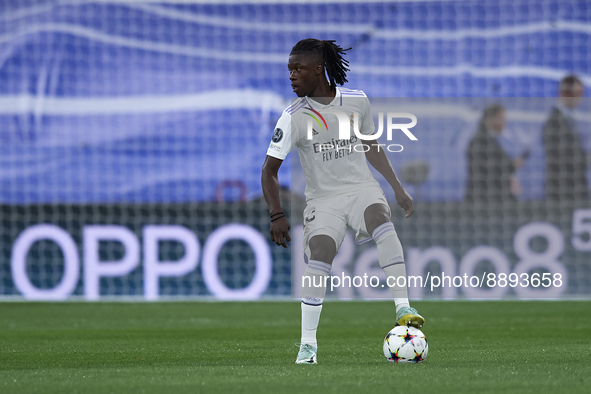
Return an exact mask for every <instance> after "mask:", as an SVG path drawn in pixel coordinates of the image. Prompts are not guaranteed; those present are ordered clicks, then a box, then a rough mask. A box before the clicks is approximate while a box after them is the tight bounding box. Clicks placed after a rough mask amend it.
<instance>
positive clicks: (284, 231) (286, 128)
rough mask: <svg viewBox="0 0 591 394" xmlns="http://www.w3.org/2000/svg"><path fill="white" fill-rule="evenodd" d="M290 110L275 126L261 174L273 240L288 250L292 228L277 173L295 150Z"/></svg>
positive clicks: (286, 111) (284, 113)
mask: <svg viewBox="0 0 591 394" xmlns="http://www.w3.org/2000/svg"><path fill="white" fill-rule="evenodd" d="M288 110H289V108H288V109H287V110H285V111H284V112H283V114H282V115H281V118H279V121H278V122H277V126H275V131H274V132H273V137H272V138H271V143H270V144H269V148H268V149H267V157H266V158H265V163H264V164H263V171H262V174H261V185H262V187H263V196H265V201H267V205H268V206H269V214H270V216H271V218H270V220H271V229H270V234H271V240H272V241H273V242H275V243H276V244H277V245H280V246H283V247H284V248H287V242H289V241H291V238H290V237H289V228H290V226H289V222H288V221H287V217H286V215H285V214H284V213H283V211H282V209H281V203H280V199H279V178H278V176H277V173H278V172H279V167H281V163H283V160H285V157H286V156H287V154H288V153H289V152H290V151H291V150H292V149H293V147H294V145H295V141H296V138H293V137H292V130H291V126H292V125H291V115H290V114H289V112H288Z"/></svg>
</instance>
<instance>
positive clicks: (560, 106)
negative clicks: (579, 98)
mask: <svg viewBox="0 0 591 394" xmlns="http://www.w3.org/2000/svg"><path fill="white" fill-rule="evenodd" d="M554 106H555V107H556V108H558V110H559V111H560V112H562V114H563V115H564V116H566V117H567V118H571V117H572V116H573V110H572V109H570V108H569V107H567V106H566V105H564V104H563V103H562V102H561V101H560V100H559V101H558V102H556V104H554Z"/></svg>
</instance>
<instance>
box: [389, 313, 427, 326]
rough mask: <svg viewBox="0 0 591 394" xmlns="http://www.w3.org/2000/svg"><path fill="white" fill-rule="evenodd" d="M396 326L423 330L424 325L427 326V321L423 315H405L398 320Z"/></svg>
mask: <svg viewBox="0 0 591 394" xmlns="http://www.w3.org/2000/svg"><path fill="white" fill-rule="evenodd" d="M396 324H398V325H401V326H413V327H416V328H421V327H423V324H425V319H424V318H423V316H421V315H410V314H409V315H404V316H402V317H401V318H400V319H398V321H397V322H396Z"/></svg>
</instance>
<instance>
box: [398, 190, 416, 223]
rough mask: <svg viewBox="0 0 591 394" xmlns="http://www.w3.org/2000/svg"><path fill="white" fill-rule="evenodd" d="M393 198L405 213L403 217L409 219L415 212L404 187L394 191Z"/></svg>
mask: <svg viewBox="0 0 591 394" xmlns="http://www.w3.org/2000/svg"><path fill="white" fill-rule="evenodd" d="M394 196H395V197H396V202H397V203H398V205H400V206H401V207H402V209H404V212H406V215H405V216H404V217H405V218H408V217H410V216H411V215H412V214H413V213H414V211H415V208H414V206H413V204H412V197H411V196H410V194H408V192H407V191H406V189H405V188H404V187H402V186H400V187H399V188H396V189H394Z"/></svg>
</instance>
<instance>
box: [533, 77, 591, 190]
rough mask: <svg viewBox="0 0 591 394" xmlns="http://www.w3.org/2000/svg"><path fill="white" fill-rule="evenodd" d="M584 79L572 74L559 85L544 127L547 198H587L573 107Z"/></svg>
mask: <svg viewBox="0 0 591 394" xmlns="http://www.w3.org/2000/svg"><path fill="white" fill-rule="evenodd" d="M583 91H584V87H583V83H582V82H581V80H580V79H579V78H577V77H576V76H574V75H569V76H566V77H564V78H563V79H562V80H561V81H560V84H559V86H558V101H557V103H556V104H555V105H554V107H553V108H552V111H551V112H550V116H549V117H548V120H546V123H545V124H544V129H543V139H544V148H545V152H546V200H548V201H564V200H586V199H588V198H589V193H588V189H587V177H586V172H587V163H586V161H587V158H586V155H585V152H584V150H583V144H582V143H581V139H580V138H581V136H580V135H579V130H578V129H577V122H576V120H575V119H574V116H573V111H574V109H575V108H576V107H577V106H578V105H579V104H580V102H581V99H582V97H583Z"/></svg>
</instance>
